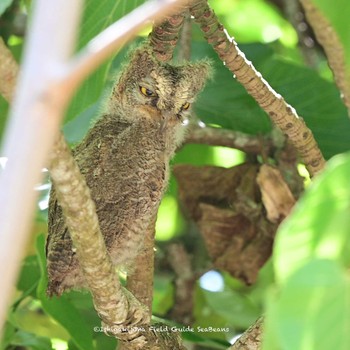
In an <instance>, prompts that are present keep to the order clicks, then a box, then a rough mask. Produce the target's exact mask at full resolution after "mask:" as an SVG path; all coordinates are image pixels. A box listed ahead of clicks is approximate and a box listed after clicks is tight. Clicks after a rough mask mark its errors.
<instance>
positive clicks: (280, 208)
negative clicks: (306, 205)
mask: <svg viewBox="0 0 350 350" xmlns="http://www.w3.org/2000/svg"><path fill="white" fill-rule="evenodd" d="M256 181H257V183H258V185H259V187H260V191H261V194H262V202H263V204H264V206H265V209H266V212H267V218H268V219H269V220H270V221H271V222H276V223H279V222H281V221H282V220H283V219H284V218H285V217H286V216H287V215H288V214H289V212H290V211H291V209H292V207H293V206H294V204H295V199H294V197H293V194H292V193H291V191H290V189H289V187H288V185H287V184H286V182H285V181H284V179H283V177H282V175H281V172H280V171H279V170H278V169H277V168H275V167H273V166H271V165H267V164H263V165H262V166H261V167H260V170H259V174H258V176H257V178H256Z"/></svg>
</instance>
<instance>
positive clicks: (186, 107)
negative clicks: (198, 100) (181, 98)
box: [182, 102, 191, 110]
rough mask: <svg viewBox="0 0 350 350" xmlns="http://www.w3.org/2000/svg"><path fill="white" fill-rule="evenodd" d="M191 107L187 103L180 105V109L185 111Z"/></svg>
mask: <svg viewBox="0 0 350 350" xmlns="http://www.w3.org/2000/svg"><path fill="white" fill-rule="evenodd" d="M190 106H191V104H190V103H189V102H186V103H184V104H183V105H182V109H184V110H186V109H189V108H190Z"/></svg>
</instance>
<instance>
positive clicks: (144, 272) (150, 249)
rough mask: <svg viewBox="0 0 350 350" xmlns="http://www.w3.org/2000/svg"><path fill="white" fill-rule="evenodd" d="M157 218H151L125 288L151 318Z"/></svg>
mask: <svg viewBox="0 0 350 350" xmlns="http://www.w3.org/2000/svg"><path fill="white" fill-rule="evenodd" d="M156 219H157V217H156V216H155V217H154V218H152V220H151V222H150V224H149V226H148V229H147V231H146V232H145V240H144V243H143V248H142V251H141V252H140V254H139V255H138V257H137V258H136V260H135V262H134V269H133V271H132V272H131V274H129V275H128V279H127V284H126V287H127V288H128V290H129V291H130V292H131V293H132V294H133V295H134V296H135V297H136V298H137V299H138V300H139V301H140V302H141V303H142V304H144V305H145V306H146V307H147V308H148V313H149V316H150V317H151V316H152V301H153V275H154V235H155V224H156Z"/></svg>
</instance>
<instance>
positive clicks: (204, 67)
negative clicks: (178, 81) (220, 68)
mask: <svg viewBox="0 0 350 350" xmlns="http://www.w3.org/2000/svg"><path fill="white" fill-rule="evenodd" d="M184 74H185V75H188V76H189V77H190V79H191V80H192V86H193V88H194V90H195V91H196V93H198V92H199V91H201V90H202V89H203V87H204V85H205V83H206V82H207V80H208V79H212V77H213V67H212V62H211V61H210V60H202V61H198V62H195V63H192V64H189V65H187V66H185V67H184Z"/></svg>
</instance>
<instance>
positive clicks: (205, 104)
mask: <svg viewBox="0 0 350 350" xmlns="http://www.w3.org/2000/svg"><path fill="white" fill-rule="evenodd" d="M193 48H194V50H193V56H194V58H195V59H204V58H210V60H211V61H212V65H213V68H214V78H213V79H212V80H211V81H209V82H208V83H207V85H206V88H205V89H204V91H203V92H202V93H201V94H200V95H199V97H198V102H196V104H195V111H196V114H197V115H198V116H199V118H200V119H202V120H203V121H204V122H205V123H207V124H217V125H220V126H222V127H223V128H227V129H232V130H238V131H242V132H246V133H249V134H255V133H266V132H268V131H270V130H271V123H270V120H269V118H268V116H267V114H266V113H265V112H264V111H263V110H262V109H261V108H260V107H259V106H258V104H257V103H256V102H255V100H254V99H253V98H252V97H251V96H250V95H248V93H247V92H246V90H245V89H244V88H243V86H242V85H241V84H240V83H238V82H237V81H236V80H235V79H234V78H233V76H232V73H231V72H230V71H229V70H228V69H227V68H226V67H225V66H224V65H223V63H222V61H221V60H220V59H219V58H218V56H217V54H216V53H215V51H214V50H213V49H212V47H211V46H209V45H208V44H207V43H195V44H194V45H193ZM246 51H247V52H248V51H249V52H250V53H251V54H252V55H254V57H255V59H256V60H265V59H267V58H268V57H270V56H271V54H272V51H271V50H270V49H268V48H267V47H266V46H263V45H247V46H246Z"/></svg>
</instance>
